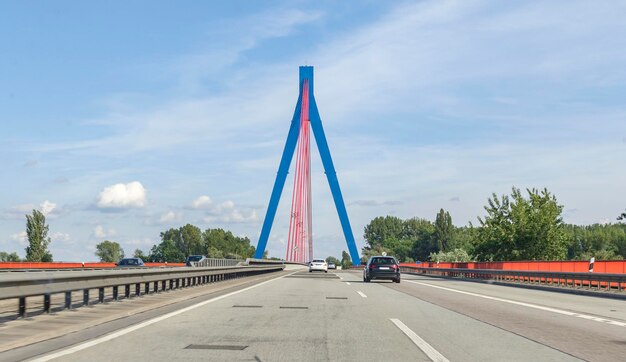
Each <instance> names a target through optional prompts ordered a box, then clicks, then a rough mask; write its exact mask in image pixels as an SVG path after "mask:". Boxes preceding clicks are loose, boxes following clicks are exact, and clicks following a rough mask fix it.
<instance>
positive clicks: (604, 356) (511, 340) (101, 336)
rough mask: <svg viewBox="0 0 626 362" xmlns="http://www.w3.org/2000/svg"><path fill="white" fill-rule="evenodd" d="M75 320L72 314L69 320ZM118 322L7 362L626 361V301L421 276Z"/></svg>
mask: <svg viewBox="0 0 626 362" xmlns="http://www.w3.org/2000/svg"><path fill="white" fill-rule="evenodd" d="M175 293H177V292H175ZM181 293H182V292H181ZM90 308H91V307H90ZM94 308H97V307H94ZM66 313H72V312H61V313H59V314H58V316H62V315H64V314H66ZM35 319H36V318H35ZM34 322H36V321H34ZM115 323H116V325H115V326H114V328H112V327H111V325H110V324H109V323H103V324H102V325H99V326H96V327H93V328H90V329H89V331H88V333H74V334H73V335H71V336H66V337H65V339H63V338H61V339H58V340H57V342H54V341H53V342H50V341H48V342H47V344H46V347H45V348H43V347H42V345H43V342H42V343H37V344H33V345H31V346H27V347H23V348H22V349H21V351H20V352H21V353H20V354H15V353H13V354H11V352H12V351H8V352H6V353H5V354H2V353H0V360H11V359H16V358H17V357H18V356H26V355H28V352H29V351H30V353H31V355H32V352H33V351H37V353H40V355H39V356H38V357H37V358H35V359H34V360H37V361H47V360H54V361H107V362H108V361H111V360H121V359H125V360H136V359H141V360H145V359H152V360H167V361H179V360H180V361H189V360H197V361H326V360H337V361H357V360H359V361H361V360H368V361H393V360H410V361H431V360H432V361H446V360H449V361H574V360H590V361H617V360H623V359H624V356H626V302H625V301H623V300H615V299H603V298H597V297H588V296H578V295H570V294H563V293H555V292H548V291H540V290H529V289H521V288H514V287H507V286H497V285H490V284H482V283H473V282H464V281H457V280H450V279H439V278H430V277H423V276H413V275H403V280H402V283H401V284H395V283H390V282H386V281H381V282H372V283H363V282H362V280H361V275H360V273H358V272H336V273H332V272H329V273H328V274H310V273H308V272H306V271H301V270H300V271H298V270H292V271H289V272H283V273H282V274H276V275H274V276H269V277H265V278H264V279H263V280H262V281H260V282H256V283H247V284H241V285H240V286H237V287H233V288H230V289H228V290H223V291H221V292H219V293H217V292H216V293H214V294H211V293H209V294H207V295H205V296H203V297H202V298H196V299H193V300H190V301H186V302H180V303H177V304H173V305H169V306H167V307H163V309H157V310H153V311H152V312H151V313H141V314H136V315H133V316H131V317H128V318H123V319H120V320H117V321H115ZM55 343H56V344H55ZM53 350H54V351H53ZM13 352H14V351H13Z"/></svg>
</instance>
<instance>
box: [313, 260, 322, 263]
mask: <svg viewBox="0 0 626 362" xmlns="http://www.w3.org/2000/svg"><path fill="white" fill-rule="evenodd" d="M313 262H314V263H325V261H324V260H320V259H315V260H313Z"/></svg>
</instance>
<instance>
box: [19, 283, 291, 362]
mask: <svg viewBox="0 0 626 362" xmlns="http://www.w3.org/2000/svg"><path fill="white" fill-rule="evenodd" d="M295 273H297V271H295V272H293V273H290V274H287V275H283V276H280V277H278V278H274V279H270V280H266V281H264V282H261V283H259V284H255V285H251V286H249V287H247V288H243V289H241V290H236V291H234V292H230V293H228V294H224V295H220V296H219V297H215V298H213V299H209V300H205V301H203V302H200V303H197V304H194V305H190V306H189V307H185V308H183V309H179V310H175V311H173V312H170V313H167V314H164V315H162V316H160V317H156V318H152V319H148V320H147V321H144V322H141V323H139V324H136V325H134V326H132V327H127V328H124V329H120V330H119V331H117V332H113V333H110V334H107V335H104V336H102V337H99V338H96V339H92V340H91V341H87V342H84V343H81V344H78V345H76V346H74V347H70V348H67V349H64V350H61V351H58V352H53V353H51V354H48V355H45V356H41V357H38V358H35V359H32V360H30V362H45V361H50V360H51V359H55V358H59V357H63V356H67V355H68V354H72V353H75V352H78V351H82V350H83V349H87V348H90V347H93V346H95V345H98V344H100V343H103V342H107V341H110V340H112V339H114V338H117V337H120V336H123V335H125V334H128V333H130V332H134V331H136V330H138V329H141V328H143V327H147V326H149V325H151V324H154V323H157V322H160V321H162V320H164V319H168V318H171V317H174V316H176V315H179V314H181V313H185V312H188V311H190V310H192V309H196V308H199V307H202V306H204V305H207V304H209V303H213V302H216V301H218V300H220V299H224V298H228V297H230V296H233V295H235V294H239V293H243V292H245V291H247V290H250V289H253V288H256V287H260V286H261V285H263V284H267V283H269V282H273V281H275V280H278V279H281V278H284V277H286V276H289V275H292V274H295Z"/></svg>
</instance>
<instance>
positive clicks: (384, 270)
mask: <svg viewBox="0 0 626 362" xmlns="http://www.w3.org/2000/svg"><path fill="white" fill-rule="evenodd" d="M373 279H387V280H393V281H394V282H396V283H400V265H399V264H398V261H397V260H396V259H395V258H394V257H391V256H373V257H371V258H370V259H369V260H368V261H367V264H365V268H364V269H363V281H364V282H366V283H369V282H370V281H371V280H373Z"/></svg>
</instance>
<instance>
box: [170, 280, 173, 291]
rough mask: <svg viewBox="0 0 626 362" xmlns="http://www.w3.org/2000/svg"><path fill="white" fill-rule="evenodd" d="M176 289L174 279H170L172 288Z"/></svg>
mask: <svg viewBox="0 0 626 362" xmlns="http://www.w3.org/2000/svg"><path fill="white" fill-rule="evenodd" d="M172 289H174V279H170V290H172Z"/></svg>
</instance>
